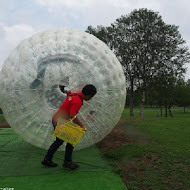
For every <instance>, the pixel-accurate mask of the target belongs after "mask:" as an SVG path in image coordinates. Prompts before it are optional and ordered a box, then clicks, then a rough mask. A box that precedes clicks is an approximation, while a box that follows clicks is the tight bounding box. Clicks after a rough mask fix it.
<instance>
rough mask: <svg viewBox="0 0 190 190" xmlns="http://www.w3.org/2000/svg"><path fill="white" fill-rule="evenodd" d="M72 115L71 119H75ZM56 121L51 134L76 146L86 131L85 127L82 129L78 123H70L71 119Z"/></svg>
mask: <svg viewBox="0 0 190 190" xmlns="http://www.w3.org/2000/svg"><path fill="white" fill-rule="evenodd" d="M75 118H76V117H74V118H73V119H75ZM73 119H70V120H66V121H58V123H57V126H56V128H55V130H54V133H53V136H54V137H58V138H59V139H61V140H63V141H65V142H68V143H70V144H72V145H73V146H76V145H77V143H78V142H79V141H80V139H81V138H82V136H83V134H84V133H85V132H86V128H85V129H83V128H81V127H80V126H79V125H77V124H75V123H72V120H73Z"/></svg>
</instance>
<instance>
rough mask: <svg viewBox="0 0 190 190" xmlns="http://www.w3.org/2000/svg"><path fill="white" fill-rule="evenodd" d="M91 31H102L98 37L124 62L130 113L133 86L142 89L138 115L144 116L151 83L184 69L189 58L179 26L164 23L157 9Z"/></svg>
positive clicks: (131, 15) (145, 10)
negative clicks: (128, 87)
mask: <svg viewBox="0 0 190 190" xmlns="http://www.w3.org/2000/svg"><path fill="white" fill-rule="evenodd" d="M91 29H94V28H91ZM94 31H96V33H95V35H96V36H97V37H98V36H100V34H101V37H100V39H102V40H103V41H104V42H105V43H106V44H108V45H109V47H110V48H111V49H112V50H113V52H114V53H115V54H116V56H117V58H118V59H119V61H120V62H121V64H122V65H123V68H124V73H125V76H126V78H127V81H129V86H130V115H133V105H134V90H135V89H136V88H139V89H141V94H142V98H141V109H140V115H141V116H143V109H144V103H145V94H146V92H147V91H148V89H149V88H151V85H152V84H154V85H155V83H156V80H160V77H164V78H167V77H168V79H166V81H167V80H168V81H169V80H170V79H172V78H176V77H177V78H178V77H180V76H182V75H183V74H184V72H185V69H184V68H183V65H184V63H186V62H187V61H188V60H189V53H188V48H187V47H185V46H184V43H185V41H184V40H183V39H182V37H181V35H180V34H179V32H178V27H177V26H174V25H167V24H165V23H164V22H163V20H162V18H161V16H160V15H159V14H158V13H157V12H153V11H151V10H147V9H139V10H134V11H132V12H131V13H130V14H129V15H125V16H121V17H120V18H118V19H116V21H115V22H114V23H113V24H111V26H110V27H99V28H97V29H94V30H91V32H94ZM102 31H104V33H103V32H102ZM153 81H154V82H153ZM162 85H163V84H162ZM158 86H159V81H158Z"/></svg>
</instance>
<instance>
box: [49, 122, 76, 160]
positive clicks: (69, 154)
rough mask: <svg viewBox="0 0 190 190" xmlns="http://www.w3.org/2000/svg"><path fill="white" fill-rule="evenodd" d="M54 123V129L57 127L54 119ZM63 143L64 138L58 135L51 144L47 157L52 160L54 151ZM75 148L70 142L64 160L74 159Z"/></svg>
mask: <svg viewBox="0 0 190 190" xmlns="http://www.w3.org/2000/svg"><path fill="white" fill-rule="evenodd" d="M52 124H53V127H54V129H55V127H56V125H57V123H56V122H54V121H53V120H52ZM63 143H64V141H63V140H61V139H59V138H57V137H56V140H55V141H54V142H53V143H52V144H51V146H50V147H49V149H48V151H47V154H46V156H45V158H46V159H47V160H52V158H53V155H54V153H55V152H56V151H57V149H58V148H59V147H60V146H61V145H62V144H63ZM73 149H74V147H73V145H72V144H70V143H67V145H66V149H65V159H64V161H68V162H70V161H72V153H73Z"/></svg>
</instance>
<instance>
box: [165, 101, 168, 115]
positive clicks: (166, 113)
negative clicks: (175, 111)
mask: <svg viewBox="0 0 190 190" xmlns="http://www.w3.org/2000/svg"><path fill="white" fill-rule="evenodd" d="M165 117H168V105H167V103H165Z"/></svg>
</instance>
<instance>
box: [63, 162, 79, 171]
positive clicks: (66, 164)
mask: <svg viewBox="0 0 190 190" xmlns="http://www.w3.org/2000/svg"><path fill="white" fill-rule="evenodd" d="M63 167H64V168H69V169H71V170H75V169H77V168H78V167H79V165H78V164H76V163H74V162H72V161H70V162H67V161H65V162H64V163H63Z"/></svg>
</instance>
